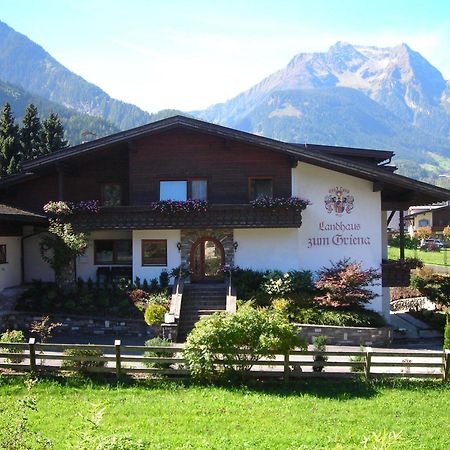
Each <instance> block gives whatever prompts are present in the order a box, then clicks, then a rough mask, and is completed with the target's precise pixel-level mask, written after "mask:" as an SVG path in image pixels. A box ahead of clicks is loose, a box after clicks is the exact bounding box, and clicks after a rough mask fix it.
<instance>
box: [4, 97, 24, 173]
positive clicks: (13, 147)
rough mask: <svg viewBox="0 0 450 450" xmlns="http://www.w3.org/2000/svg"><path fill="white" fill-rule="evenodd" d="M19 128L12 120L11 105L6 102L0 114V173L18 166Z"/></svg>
mask: <svg viewBox="0 0 450 450" xmlns="http://www.w3.org/2000/svg"><path fill="white" fill-rule="evenodd" d="M18 133H19V128H18V126H17V125H16V123H15V121H14V116H13V115H12V112H11V106H10V105H9V103H6V104H5V106H4V107H3V111H2V114H1V116H0V175H1V176H6V175H11V174H13V173H15V172H17V171H18V170H19V168H20V161H21V152H20V144H19V134H18Z"/></svg>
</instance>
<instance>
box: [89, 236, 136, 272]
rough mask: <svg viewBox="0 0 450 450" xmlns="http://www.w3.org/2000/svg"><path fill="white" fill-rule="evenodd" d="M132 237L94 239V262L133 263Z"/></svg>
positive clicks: (109, 263) (106, 263)
mask: <svg viewBox="0 0 450 450" xmlns="http://www.w3.org/2000/svg"><path fill="white" fill-rule="evenodd" d="M131 262H132V243H131V239H118V240H112V239H102V240H96V241H94V264H96V265H112V264H118V265H124V266H125V265H131Z"/></svg>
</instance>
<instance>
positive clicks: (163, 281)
mask: <svg viewBox="0 0 450 450" xmlns="http://www.w3.org/2000/svg"><path fill="white" fill-rule="evenodd" d="M159 286H160V288H161V289H162V290H164V289H167V288H168V286H169V273H168V272H167V271H165V270H163V271H162V272H161V274H160V275H159Z"/></svg>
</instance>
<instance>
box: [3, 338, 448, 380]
mask: <svg viewBox="0 0 450 450" xmlns="http://www.w3.org/2000/svg"><path fill="white" fill-rule="evenodd" d="M183 348H184V345H182V344H172V345H171V346H168V347H144V346H131V345H122V344H121V341H120V340H116V341H115V343H114V345H92V344H85V345H84V344H49V343H37V342H36V341H35V339H34V338H31V339H30V340H29V342H28V343H1V344H0V370H5V369H7V370H9V371H13V372H24V371H30V372H34V373H39V372H54V371H56V372H59V371H64V370H70V371H85V372H100V373H110V374H114V375H115V376H116V377H117V378H119V377H120V376H122V375H125V374H159V375H167V376H177V377H180V376H181V377H187V376H189V368H188V367H187V364H186V361H185V359H184V358H183ZM66 351H67V352H68V354H67V353H65V352H66ZM86 351H88V352H86ZM11 352H17V353H11ZM149 353H153V355H151V354H149ZM249 354H250V353H249V352H248V351H245V350H241V351H240V352H239V355H249ZM155 355H156V356H155ZM215 363H216V364H218V365H230V364H234V365H247V362H246V361H245V360H242V361H240V362H230V361H226V360H225V359H223V358H218V359H217V360H216V361H215ZM68 364H69V365H70V367H68V366H67V365H68ZM449 367H450V352H449V351H448V350H446V351H444V352H442V351H441V352H439V351H405V350H392V351H374V350H372V349H371V348H366V349H364V351H361V350H360V351H345V350H343V351H341V350H336V351H323V352H317V351H303V350H292V351H290V352H289V353H287V354H285V355H280V354H274V355H271V357H270V358H269V357H263V358H261V359H260V360H258V361H257V362H256V363H255V364H254V366H253V367H252V369H251V371H250V372H248V375H249V376H252V377H259V378H269V377H270V378H280V379H284V381H286V382H287V381H288V380H289V379H290V378H301V377H343V376H344V377H345V376H354V375H356V374H358V373H360V374H363V375H364V376H365V378H366V379H369V378H380V377H407V378H408V377H409V378H438V379H442V380H443V381H448V380H449Z"/></svg>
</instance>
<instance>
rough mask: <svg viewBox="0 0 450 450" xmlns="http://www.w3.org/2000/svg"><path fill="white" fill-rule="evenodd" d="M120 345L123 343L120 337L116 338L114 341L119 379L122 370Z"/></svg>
mask: <svg viewBox="0 0 450 450" xmlns="http://www.w3.org/2000/svg"><path fill="white" fill-rule="evenodd" d="M120 345H121V341H120V339H116V340H115V341H114V346H115V347H116V378H117V379H119V378H120V371H121V362H120Z"/></svg>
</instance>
